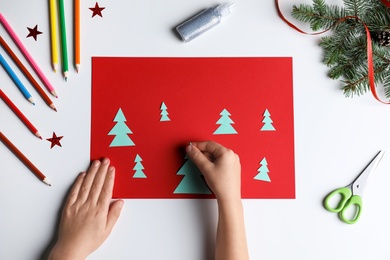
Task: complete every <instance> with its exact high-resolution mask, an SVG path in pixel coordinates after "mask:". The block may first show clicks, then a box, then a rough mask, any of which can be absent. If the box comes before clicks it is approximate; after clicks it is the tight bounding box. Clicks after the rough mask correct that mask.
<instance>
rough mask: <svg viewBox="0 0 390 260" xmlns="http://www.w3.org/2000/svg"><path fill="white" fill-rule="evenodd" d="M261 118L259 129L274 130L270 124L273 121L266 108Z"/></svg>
mask: <svg viewBox="0 0 390 260" xmlns="http://www.w3.org/2000/svg"><path fill="white" fill-rule="evenodd" d="M263 116H264V119H263V121H262V122H263V123H264V125H263V127H262V128H261V131H275V127H274V126H273V125H272V123H273V121H272V119H271V114H270V113H269V111H268V109H266V110H265V112H264V114H263Z"/></svg>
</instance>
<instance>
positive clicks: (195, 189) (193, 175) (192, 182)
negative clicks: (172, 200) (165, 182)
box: [173, 156, 211, 194]
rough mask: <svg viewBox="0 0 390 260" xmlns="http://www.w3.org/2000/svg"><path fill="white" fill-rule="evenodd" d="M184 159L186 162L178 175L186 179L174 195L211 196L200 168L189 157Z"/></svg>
mask: <svg viewBox="0 0 390 260" xmlns="http://www.w3.org/2000/svg"><path fill="white" fill-rule="evenodd" d="M184 159H186V162H185V163H184V164H183V166H182V167H181V168H180V169H179V171H178V172H177V173H176V174H177V175H184V177H183V179H182V181H181V182H180V183H179V185H178V186H177V187H176V189H175V191H174V192H173V193H175V194H183V193H186V194H211V191H210V189H209V187H208V186H207V184H206V183H205V181H204V180H203V178H202V173H201V172H200V170H199V169H198V167H197V166H196V165H195V164H194V163H193V162H192V161H191V160H189V159H188V157H187V156H186V157H185V158H184Z"/></svg>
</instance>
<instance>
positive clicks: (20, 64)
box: [0, 36, 57, 111]
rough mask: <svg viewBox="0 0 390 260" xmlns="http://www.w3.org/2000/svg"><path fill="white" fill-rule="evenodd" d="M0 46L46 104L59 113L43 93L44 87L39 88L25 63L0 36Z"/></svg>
mask: <svg viewBox="0 0 390 260" xmlns="http://www.w3.org/2000/svg"><path fill="white" fill-rule="evenodd" d="M0 45H1V46H3V48H4V50H5V51H6V52H7V53H8V55H9V56H11V58H12V59H13V60H14V62H15V63H16V64H17V65H18V67H19V68H20V69H21V70H22V71H23V73H24V75H26V77H27V78H28V80H29V81H30V82H31V84H32V85H33V86H34V88H35V89H36V90H37V92H38V93H39V95H40V96H41V97H42V99H43V100H44V101H45V103H46V104H47V105H48V106H49V107H51V108H52V109H53V110H54V111H57V109H56V107H55V105H54V103H53V101H51V99H50V98H49V97H48V96H47V95H46V93H45V91H43V89H42V87H41V86H39V84H38V82H37V81H36V80H35V79H34V77H33V76H32V75H31V73H30V72H29V71H28V70H27V68H26V67H25V66H24V65H23V63H22V62H21V61H20V60H19V58H18V57H17V56H16V54H15V53H14V52H13V51H12V49H11V48H10V47H9V45H8V44H7V43H6V42H5V41H4V39H3V37H1V36H0Z"/></svg>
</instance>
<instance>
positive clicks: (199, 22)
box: [176, 3, 234, 42]
mask: <svg viewBox="0 0 390 260" xmlns="http://www.w3.org/2000/svg"><path fill="white" fill-rule="evenodd" d="M233 6H234V4H233V3H230V4H220V5H218V6H216V7H211V8H208V9H206V10H204V11H202V12H200V13H199V14H197V15H195V16H194V17H192V18H190V19H189V20H187V21H185V22H184V23H182V24H180V25H179V26H177V27H176V30H177V31H178V33H179V34H180V36H181V38H182V39H183V41H185V42H189V41H191V40H192V39H194V38H196V37H198V36H199V35H201V34H203V33H204V32H207V31H208V30H210V29H211V28H213V27H214V26H216V25H218V24H219V23H220V22H221V19H222V17H225V16H227V15H229V14H230V9H231V8H232V7H233Z"/></svg>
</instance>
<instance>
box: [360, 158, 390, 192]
mask: <svg viewBox="0 0 390 260" xmlns="http://www.w3.org/2000/svg"><path fill="white" fill-rule="evenodd" d="M384 154H385V152H384V151H380V152H379V153H377V155H375V157H374V158H373V159H372V160H371V162H370V163H369V164H368V165H367V166H366V168H365V169H364V170H363V171H362V173H360V174H359V176H358V177H357V178H356V180H355V181H354V182H353V183H352V194H353V195H359V196H360V197H361V196H362V195H363V191H364V188H365V187H366V184H367V179H368V176H370V174H371V173H373V172H374V171H375V170H376V167H377V166H378V164H379V162H380V161H381V159H382V157H383V155H384Z"/></svg>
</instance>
